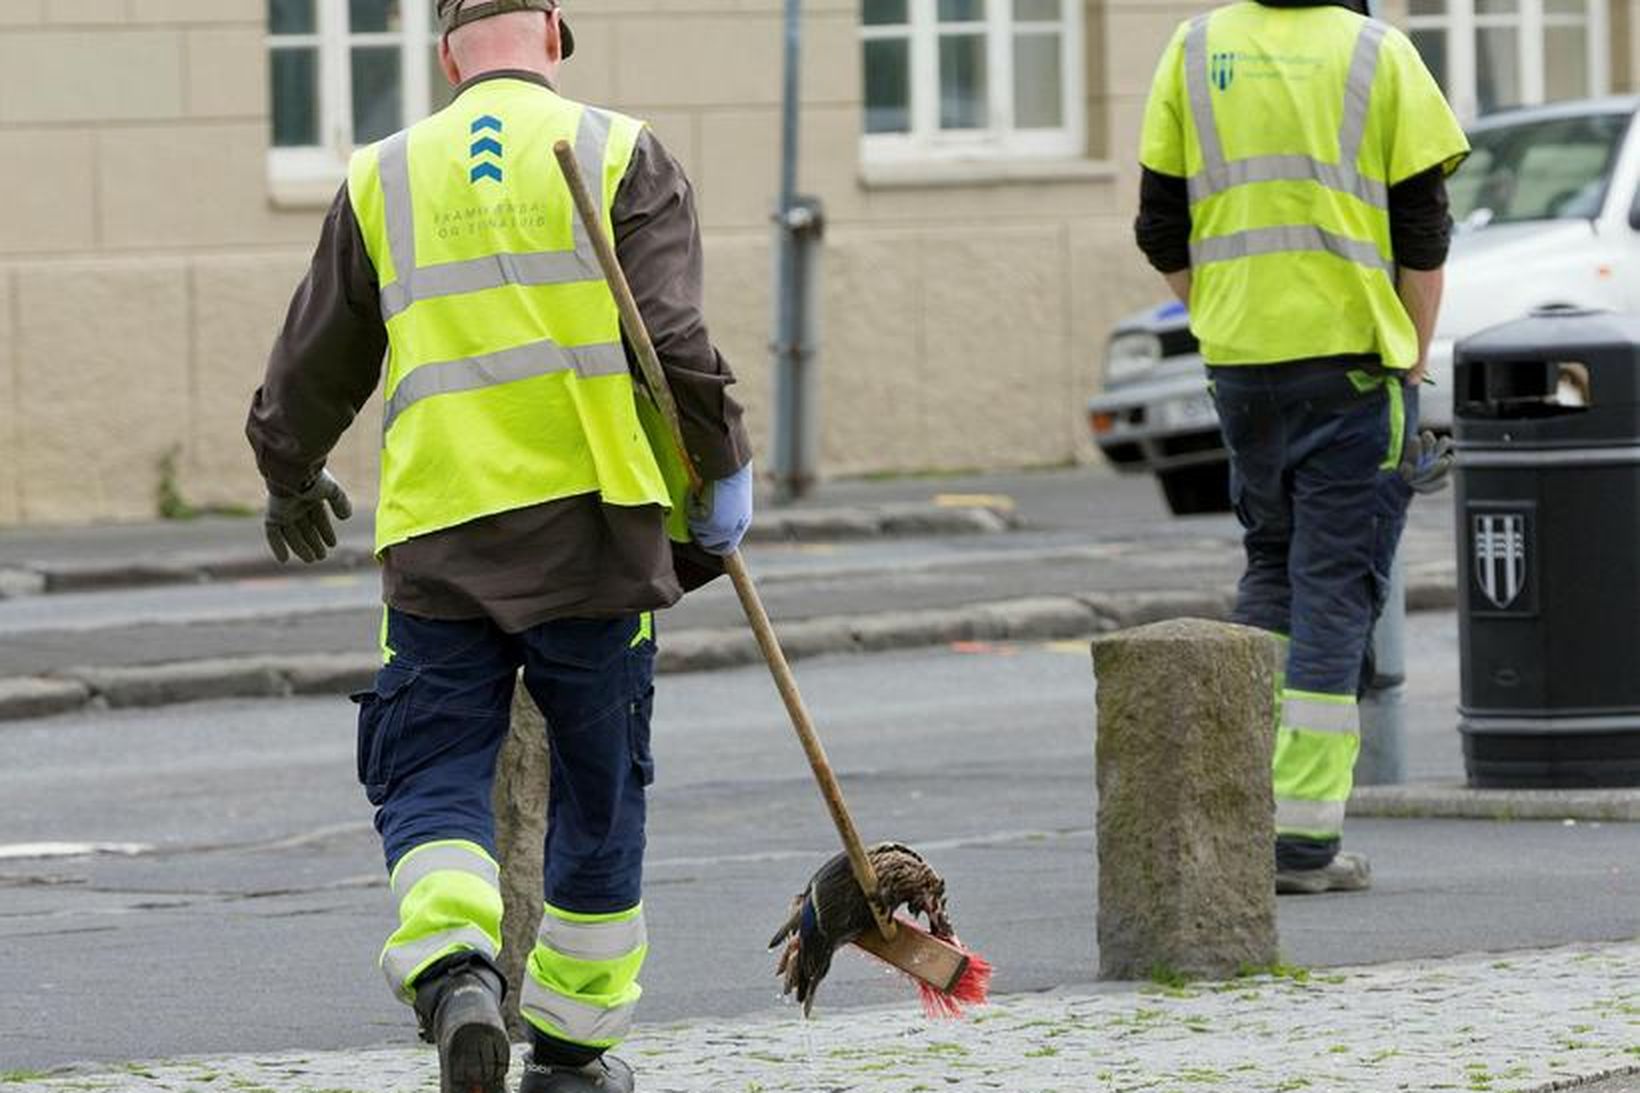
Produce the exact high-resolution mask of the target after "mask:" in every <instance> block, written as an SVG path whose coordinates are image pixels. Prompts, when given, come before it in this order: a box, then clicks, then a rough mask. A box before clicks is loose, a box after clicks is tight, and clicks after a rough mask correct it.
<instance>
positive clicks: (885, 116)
mask: <svg viewBox="0 0 1640 1093" xmlns="http://www.w3.org/2000/svg"><path fill="white" fill-rule="evenodd" d="M865 47H866V56H865V70H866V132H868V133H909V132H911V43H910V42H908V41H906V40H904V39H894V40H889V41H881V42H866V43H865Z"/></svg>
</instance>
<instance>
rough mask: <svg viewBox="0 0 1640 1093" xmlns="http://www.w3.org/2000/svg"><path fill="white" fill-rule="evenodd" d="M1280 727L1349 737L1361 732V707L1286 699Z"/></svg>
mask: <svg viewBox="0 0 1640 1093" xmlns="http://www.w3.org/2000/svg"><path fill="white" fill-rule="evenodd" d="M1281 725H1282V727H1283V728H1287V729H1304V730H1305V731H1306V732H1337V733H1347V734H1349V735H1351V736H1353V735H1356V734H1358V733H1360V731H1361V707H1359V706H1357V705H1356V704H1355V703H1353V702H1351V703H1350V704H1349V705H1347V706H1346V705H1343V704H1341V703H1337V702H1317V701H1315V700H1314V699H1312V698H1287V699H1284V700H1283V701H1282V709H1281Z"/></svg>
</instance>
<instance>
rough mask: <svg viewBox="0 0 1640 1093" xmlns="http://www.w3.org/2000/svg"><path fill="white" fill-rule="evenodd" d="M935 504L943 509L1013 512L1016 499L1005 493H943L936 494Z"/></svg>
mask: <svg viewBox="0 0 1640 1093" xmlns="http://www.w3.org/2000/svg"><path fill="white" fill-rule="evenodd" d="M934 506H935V507H936V508H942V509H996V510H997V511H998V512H1013V511H1014V499H1013V498H1012V497H1009V496H1008V495H1007V494H1005V493H941V494H936V495H935V496H934Z"/></svg>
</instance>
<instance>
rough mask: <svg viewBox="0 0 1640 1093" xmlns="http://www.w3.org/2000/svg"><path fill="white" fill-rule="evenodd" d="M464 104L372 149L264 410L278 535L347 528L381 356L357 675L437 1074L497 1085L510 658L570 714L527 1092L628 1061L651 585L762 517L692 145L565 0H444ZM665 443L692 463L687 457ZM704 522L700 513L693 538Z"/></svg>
mask: <svg viewBox="0 0 1640 1093" xmlns="http://www.w3.org/2000/svg"><path fill="white" fill-rule="evenodd" d="M438 16H439V20H440V29H441V31H442V33H443V37H442V39H441V42H440V46H439V60H440V64H441V66H442V68H443V70H444V73H445V75H446V77H447V78H448V79H449V80H450V82H451V83H452V84H454V85H456V94H455V98H454V101H453V102H452V104H451V105H450V106H449V107H447V108H446V109H444V110H442V111H440V112H439V113H438V114H436V115H434V116H433V117H431V118H428V119H427V120H425V121H423V122H420V123H419V124H416V125H414V126H412V127H411V128H410V129H408V130H406V131H403V132H400V133H397V134H395V135H394V136H391V137H389V138H387V139H386V140H385V141H382V142H381V143H379V144H377V145H374V146H372V147H369V148H366V149H363V150H361V151H360V152H358V153H357V154H356V155H355V156H354V157H353V161H352V164H351V166H350V168H349V175H348V180H347V183H346V185H345V186H344V187H343V188H342V191H341V192H340V193H339V194H338V195H337V198H336V201H335V203H334V205H333V206H332V208H331V210H330V213H329V216H328V217H327V219H326V221H325V225H324V229H323V233H322V236H321V239H320V243H319V248H318V252H317V254H316V255H315V257H314V260H313V265H312V268H311V269H310V271H309V273H308V275H307V277H306V279H305V280H304V281H303V282H302V285H301V286H300V288H299V289H298V290H297V293H296V296H295V299H294V301H293V302H292V304H291V308H290V312H289V316H288V318H287V320H286V323H285V327H284V329H283V331H282V333H281V334H280V335H279V338H278V341H277V344H276V345H275V347H274V350H273V354H272V358H271V360H270V362H269V365H268V370H267V376H266V380H265V382H264V384H263V386H262V388H261V389H260V390H259V391H258V392H257V393H256V396H255V401H254V403H253V405H252V408H251V412H250V420H249V424H248V427H247V432H248V435H249V438H250V441H251V444H252V447H253V448H254V449H255V451H256V456H257V462H258V466H259V467H260V469H261V471H262V474H263V476H264V478H265V479H266V480H267V485H268V492H269V500H268V509H267V518H266V525H267V532H268V539H269V543H270V546H271V548H272V550H273V552H274V553H275V555H276V556H277V557H278V558H279V559H280V560H281V561H284V560H286V558H287V557H288V556H289V554H292V553H294V554H295V555H296V556H297V557H299V558H301V559H302V560H303V561H307V562H312V561H316V560H318V559H320V558H323V557H324V556H325V553H326V550H327V547H329V546H334V545H335V536H334V532H333V530H332V528H331V524H330V518H329V516H328V514H327V513H326V507H327V506H328V507H329V508H330V510H331V511H333V512H334V513H335V515H336V516H338V517H343V518H345V517H346V516H347V515H348V512H349V503H348V500H347V497H346V495H345V493H344V492H343V490H342V487H341V486H340V485H339V484H338V483H337V482H336V480H335V479H334V478H332V477H331V476H330V475H329V474H328V473H327V472H326V471H325V469H324V467H325V459H326V456H327V455H328V454H329V452H330V451H331V449H332V447H333V446H334V445H335V443H336V442H337V439H338V438H339V437H340V436H341V434H342V432H343V431H344V430H345V429H346V428H347V426H348V425H349V423H351V422H352V421H353V419H354V416H355V414H357V413H358V411H359V410H360V408H361V407H362V406H363V405H364V403H365V402H366V401H367V399H369V397H370V396H371V394H372V392H373V391H374V389H375V387H376V386H377V384H378V382H379V381H381V379H382V375H381V373H382V361H383V357H384V354H385V358H386V377H385V387H384V394H385V399H386V402H385V410H384V425H383V435H382V438H381V444H382V448H381V492H380V501H379V507H378V509H377V515H376V529H375V532H376V551H377V554H378V556H379V558H380V561H381V565H382V579H383V589H384V599H385V600H386V604H387V610H386V618H385V624H384V629H383V642H382V643H383V653H384V664H383V667H382V669H381V672H380V674H379V675H378V676H377V679H376V683H375V686H374V687H373V688H372V689H371V690H369V691H366V692H364V693H363V694H361V695H359V696H356V700H357V701H358V702H359V704H360V710H359V744H358V747H359V753H358V774H359V778H360V781H361V782H362V783H363V784H364V787H365V793H366V795H367V797H368V798H369V800H370V802H371V804H373V805H375V806H376V809H377V811H376V828H377V830H378V831H379V832H380V833H381V836H382V841H383V846H384V850H385V853H386V859H387V867H388V870H389V874H390V877H391V887H392V891H393V895H394V898H395V899H396V900H397V902H398V911H399V926H398V929H397V930H396V931H395V932H393V934H392V936H391V937H390V938H389V939H388V941H387V944H386V946H385V948H384V950H383V951H382V954H381V967H382V970H383V971H384V972H385V974H386V976H387V980H388V983H389V984H390V986H391V987H392V989H393V991H394V992H395V994H397V995H398V997H400V998H401V999H402V1000H403V1001H405V1002H407V1003H410V1004H412V1005H413V1006H414V1008H415V1012H416V1015H417V1017H418V1019H419V1021H420V1025H421V1031H422V1035H423V1037H424V1038H426V1039H428V1040H430V1041H431V1042H433V1043H435V1044H436V1045H437V1046H438V1052H439V1066H440V1073H441V1076H442V1083H443V1089H444V1090H445V1091H446V1093H499V1091H500V1090H501V1089H502V1088H503V1083H504V1079H505V1074H506V1070H507V1064H508V1056H509V1052H508V1043H507V1037H506V1030H505V1026H504V1024H503V1022H502V1018H501V1010H500V1003H501V998H502V994H503V990H504V986H503V983H502V980H501V975H500V973H499V971H498V970H497V963H496V958H497V953H498V951H499V948H500V943H501V908H502V900H501V893H500V891H499V888H498V883H497V882H498V866H497V863H496V849H495V833H494V823H493V818H492V815H491V811H490V796H491V788H492V783H493V779H494V770H495V762H496V756H497V753H498V751H499V749H500V746H501V743H502V741H503V738H504V737H505V735H506V733H507V731H508V723H509V717H508V712H509V709H510V705H511V701H512V695H513V689H514V678H515V674H516V673H517V671H518V669H519V668H520V667H521V668H522V669H523V673H524V682H525V686H526V687H527V688H528V690H529V693H530V695H531V697H532V698H533V699H534V700H535V702H536V703H537V704H538V705H539V706H540V707H541V710H542V712H543V713H544V715H545V717H546V721H547V725H548V729H549V732H550V733H551V737H552V776H551V777H552V784H551V789H550V806H549V807H550V815H549V819H548V829H547V844H546V882H545V892H544V900H545V916H544V919H543V921H542V925H541V930H540V934H539V937H538V939H537V942H536V945H535V948H534V951H533V952H532V953H531V954H530V957H529V961H528V970H527V974H526V981H525V982H523V983H521V984H513V985H512V989H514V990H515V991H517V992H518V995H519V998H520V1000H521V1008H522V1012H523V1015H524V1017H525V1018H526V1019H527V1021H528V1022H529V1024H530V1026H531V1029H532V1034H533V1037H532V1038H533V1044H532V1051H531V1056H530V1061H529V1064H528V1069H527V1072H526V1074H525V1076H524V1081H523V1087H522V1088H523V1090H524V1093H576V1091H582V1090H599V1091H608V1090H630V1089H632V1088H633V1085H634V1081H633V1076H632V1072H631V1070H630V1068H628V1067H627V1066H626V1065H625V1064H624V1063H622V1062H621V1061H619V1060H618V1059H615V1058H614V1057H613V1056H611V1055H609V1054H608V1051H609V1049H610V1048H612V1047H614V1046H615V1045H616V1044H618V1043H620V1041H621V1040H622V1039H623V1038H624V1037H625V1036H626V1035H627V1032H628V1030H629V1029H630V1028H631V1025H632V1019H633V1011H634V1007H635V1005H636V1003H637V1000H638V996H639V993H640V989H639V985H638V974H639V969H640V967H641V966H642V964H643V962H644V957H645V954H646V953H647V941H646V934H645V927H644V915H643V905H642V899H641V884H642V866H643V853H644V819H645V812H644V801H645V787H646V786H647V785H648V784H649V783H650V781H651V779H652V777H653V764H652V762H651V759H650V748H649V733H650V729H649V722H650V714H651V706H652V696H653V688H652V685H651V684H652V678H653V671H654V656H655V637H654V626H653V615H652V612H653V611H655V610H656V609H659V608H664V607H668V606H670V605H671V604H673V603H675V602H676V601H677V600H678V598H679V597H680V596H681V595H682V594H683V592H684V591H686V590H687V589H688V588H690V587H693V586H694V585H696V584H699V583H701V582H702V581H704V580H705V579H709V578H710V577H711V576H713V575H715V574H716V572H718V571H719V568H720V567H718V566H716V565H715V560H714V559H713V558H712V557H711V554H708V553H704V552H703V551H702V549H701V548H704V551H706V552H711V553H712V554H726V553H728V552H730V551H733V550H734V549H735V548H736V547H737V546H738V544H739V541H740V538H741V536H742V534H743V533H744V531H745V529H746V526H747V524H748V523H749V522H750V519H751V482H752V475H751V466H750V462H749V455H748V453H749V445H748V443H747V439H746V435H745V432H744V429H743V427H742V425H741V411H740V408H739V407H738V406H737V405H736V404H735V402H734V401H733V400H732V399H731V398H730V397H729V395H728V394H727V391H726V388H727V387H728V386H729V384H731V383H732V382H733V376H732V375H731V373H730V371H729V368H728V366H727V364H726V363H725V362H724V361H723V359H722V357H721V356H720V355H719V354H718V353H717V352H716V350H715V349H714V348H713V347H712V344H711V341H710V339H709V338H708V335H707V330H706V326H705V322H704V320H703V317H702V314H701V300H702V270H701V248H700V238H699V228H698V224H697V220H696V216H695V209H694V200H693V196H692V192H691V190H690V187H689V183H688V181H687V179H686V178H685V177H684V174H683V171H682V170H681V168H680V167H679V166H678V164H677V162H676V161H675V160H674V159H673V158H672V157H671V156H670V155H669V154H668V153H667V152H666V151H665V149H663V148H662V147H661V145H660V142H659V141H658V140H657V139H656V138H655V137H654V135H653V134H651V133H650V132H649V131H648V130H647V129H645V128H644V127H643V126H642V125H641V124H640V123H639V122H636V121H634V120H632V119H630V118H626V117H622V116H621V115H618V114H614V113H611V112H609V111H604V110H598V109H594V108H591V107H588V106H583V105H581V104H579V103H576V102H573V101H571V100H569V99H566V98H563V97H561V96H559V95H558V94H557V93H556V91H555V90H554V88H555V87H556V85H557V77H558V70H559V66H560V63H561V62H562V60H563V59H564V58H567V57H568V56H569V55H570V54H571V52H572V50H573V49H574V38H573V37H572V36H571V34H570V31H569V28H568V26H566V25H565V23H564V21H563V16H562V14H561V12H560V11H559V10H558V4H557V0H465V2H463V0H439V3H438ZM558 141H568V142H570V143H571V144H572V145H573V147H574V149H575V155H576V159H577V161H578V163H579V165H580V169H581V172H582V173H583V174H584V175H585V176H586V178H588V179H589V180H592V182H593V185H594V189H595V190H596V195H595V196H596V200H597V201H598V202H599V203H600V204H601V206H602V210H603V213H604V216H605V224H606V226H607V228H608V229H609V230H610V232H611V233H612V235H613V237H614V240H615V245H616V251H617V254H618V256H619V258H620V260H621V263H622V265H623V266H624V268H625V270H626V272H627V275H628V278H629V279H630V282H631V285H632V290H633V294H634V296H635V297H636V299H637V303H638V307H639V310H640V312H641V313H642V316H643V319H644V321H645V322H646V324H647V325H648V327H649V329H650V332H651V334H652V336H653V339H654V342H655V345H656V349H657V350H658V355H659V357H660V360H661V362H662V365H663V368H664V370H665V372H666V376H667V379H668V381H669V383H670V386H671V388H672V390H673V393H674V394H675V396H676V399H677V402H678V405H679V408H680V411H681V416H682V423H683V431H684V437H685V442H686V445H687V448H688V454H689V457H690V458H691V459H692V460H693V461H694V463H695V467H696V469H697V470H698V471H699V473H700V476H701V478H702V479H703V480H705V481H706V482H708V483H711V484H712V485H711V486H710V487H709V489H708V490H707V492H706V495H705V496H704V497H703V498H701V499H700V502H699V503H698V504H695V505H687V506H686V505H685V503H684V501H683V496H682V491H681V488H680V484H681V481H682V476H681V475H679V474H678V473H676V472H677V471H679V470H681V468H680V467H678V466H677V464H676V461H675V460H674V459H672V457H671V455H670V452H669V450H663V447H662V445H661V444H659V443H657V444H652V443H651V441H650V440H649V438H648V435H647V433H646V426H647V425H648V424H649V415H647V414H646V413H643V412H640V403H642V404H644V405H645V406H646V405H647V402H646V399H647V395H646V394H645V393H644V392H643V391H641V390H639V389H638V388H637V387H636V385H635V383H634V380H633V379H632V373H631V372H630V371H629V366H628V360H629V357H628V352H627V350H626V348H625V346H624V344H623V340H622V336H621V327H620V323H619V318H618V313H617V308H616V304H615V300H614V297H613V295H612V293H611V291H610V289H609V287H608V286H607V284H606V283H605V281H604V279H603V276H602V274H601V272H600V268H599V265H598V262H597V259H596V256H595V254H594V252H593V249H592V246H591V241H590V240H589V238H588V236H587V232H586V231H585V230H584V229H583V228H582V227H580V226H579V224H578V221H577V219H576V214H575V209H574V207H573V205H572V202H571V199H570V196H569V193H568V190H567V188H566V184H565V182H564V178H563V175H562V173H561V171H560V170H559V168H558V166H557V164H556V162H555V160H554V158H553V146H554V144H555V143H556V142H558ZM669 461H670V465H669ZM691 532H692V535H693V540H694V544H695V545H693V546H691V545H687V540H688V539H689V538H690V533H691Z"/></svg>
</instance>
